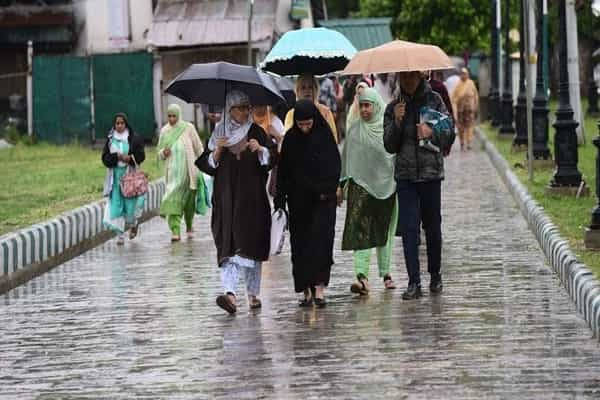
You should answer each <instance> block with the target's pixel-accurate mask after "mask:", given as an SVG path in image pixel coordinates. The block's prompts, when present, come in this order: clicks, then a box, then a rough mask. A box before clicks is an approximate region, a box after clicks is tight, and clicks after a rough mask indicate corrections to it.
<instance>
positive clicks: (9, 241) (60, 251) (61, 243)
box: [0, 180, 165, 294]
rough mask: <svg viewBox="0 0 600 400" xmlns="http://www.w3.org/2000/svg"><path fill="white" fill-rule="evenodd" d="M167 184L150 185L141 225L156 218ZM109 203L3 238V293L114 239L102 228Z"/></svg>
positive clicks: (0, 240)
mask: <svg viewBox="0 0 600 400" xmlns="http://www.w3.org/2000/svg"><path fill="white" fill-rule="evenodd" d="M164 191H165V184H164V181H162V180H157V181H155V182H152V183H151V184H149V185H148V194H147V197H146V203H145V206H144V211H143V214H142V217H141V222H144V221H147V220H148V219H150V218H152V217H154V216H156V215H157V212H158V208H159V206H160V201H161V199H162V196H163V194H164ZM105 204H106V200H100V201H96V202H94V203H90V204H87V205H85V206H82V207H79V208H76V209H74V210H72V211H69V212H66V213H64V214H62V215H59V216H58V217H56V218H54V219H51V220H49V221H46V222H42V223H39V224H35V225H32V226H30V227H27V228H24V229H21V230H19V231H16V232H13V233H9V234H7V235H4V236H1V237H0V294H2V293H6V292H8V291H9V290H11V289H13V288H15V287H17V286H19V285H22V284H23V283H25V282H27V281H28V280H30V279H33V278H35V277H36V276H39V275H41V274H43V273H45V272H47V271H49V270H51V269H52V268H54V267H56V266H57V265H60V264H62V263H64V262H65V261H68V260H70V259H72V258H74V257H77V256H78V255H80V254H82V253H84V252H86V251H88V250H90V249H92V248H94V247H96V246H98V245H100V244H102V243H104V242H105V241H107V240H109V239H110V238H112V237H113V236H114V234H113V233H112V232H110V231H108V230H107V229H106V228H105V227H104V226H103V225H102V219H103V216H104V206H105Z"/></svg>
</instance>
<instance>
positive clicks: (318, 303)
mask: <svg viewBox="0 0 600 400" xmlns="http://www.w3.org/2000/svg"><path fill="white" fill-rule="evenodd" d="M315 306H317V307H318V308H325V306H327V302H326V301H325V299H320V298H318V297H315Z"/></svg>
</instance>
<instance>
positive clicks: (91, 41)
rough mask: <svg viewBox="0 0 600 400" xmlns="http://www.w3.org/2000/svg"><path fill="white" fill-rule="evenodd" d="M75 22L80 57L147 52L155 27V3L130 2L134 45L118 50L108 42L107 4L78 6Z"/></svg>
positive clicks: (89, 0) (95, 0) (89, 1)
mask: <svg viewBox="0 0 600 400" xmlns="http://www.w3.org/2000/svg"><path fill="white" fill-rule="evenodd" d="M75 4H76V6H75V18H76V21H77V22H76V24H77V26H78V30H79V40H78V43H77V47H76V53H77V54H78V55H86V54H99V53H119V52H131V51H139V50H144V49H146V47H147V40H146V37H147V35H148V31H149V29H150V25H151V24H152V13H153V10H152V0H128V5H129V31H130V35H131V41H130V42H129V44H128V45H126V46H124V47H115V46H114V45H113V44H112V43H111V42H110V40H109V34H110V20H109V6H110V3H109V2H108V1H107V0H85V1H79V2H76V3H75Z"/></svg>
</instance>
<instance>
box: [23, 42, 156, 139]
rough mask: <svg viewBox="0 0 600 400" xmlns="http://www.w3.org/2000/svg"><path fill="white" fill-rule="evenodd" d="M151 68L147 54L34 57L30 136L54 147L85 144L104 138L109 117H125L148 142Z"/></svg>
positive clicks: (151, 123)
mask: <svg viewBox="0 0 600 400" xmlns="http://www.w3.org/2000/svg"><path fill="white" fill-rule="evenodd" d="M152 62H153V60H152V55H151V54H148V53H128V54H108V55H96V56H93V57H73V56H36V57H34V60H33V119H34V132H35V134H36V135H37V137H38V138H39V139H40V140H42V141H47V142H50V143H56V144H64V143H69V142H73V141H79V142H82V143H90V142H92V141H93V140H94V138H95V139H97V140H102V139H103V138H104V137H106V134H107V133H108V131H109V129H110V127H111V124H112V119H113V115H114V114H115V113H117V112H125V113H126V114H127V115H128V117H129V121H130V123H131V125H132V127H133V128H134V129H135V130H136V132H138V133H139V134H141V135H142V136H143V137H144V138H146V139H148V140H149V139H152V138H153V137H154V135H155V132H156V127H155V122H154V106H153V104H154V101H153V92H152V79H153V78H152ZM92 91H93V95H94V96H93V98H94V102H93V104H92V100H91V99H92V96H91V95H92Z"/></svg>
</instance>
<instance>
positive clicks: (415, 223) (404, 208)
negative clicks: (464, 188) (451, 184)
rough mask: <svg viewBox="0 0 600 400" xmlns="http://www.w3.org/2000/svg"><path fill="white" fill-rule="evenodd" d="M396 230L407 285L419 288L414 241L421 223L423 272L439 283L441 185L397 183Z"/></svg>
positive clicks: (435, 183)
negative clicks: (424, 260)
mask: <svg viewBox="0 0 600 400" xmlns="http://www.w3.org/2000/svg"><path fill="white" fill-rule="evenodd" d="M397 185H398V189H397V190H398V229H399V231H400V233H401V234H402V246H403V248H404V261H405V263H406V271H407V272H408V284H409V285H411V284H416V285H418V286H420V285H421V267H420V264H419V246H418V243H417V242H418V239H419V235H420V234H421V229H420V223H421V222H422V223H423V229H424V230H425V238H426V243H427V270H428V271H429V273H430V274H431V280H432V282H435V281H436V280H439V279H441V275H440V268H441V262H442V212H441V206H442V204H441V188H442V182H441V181H430V182H418V183H415V182H410V181H398V182H397Z"/></svg>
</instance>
